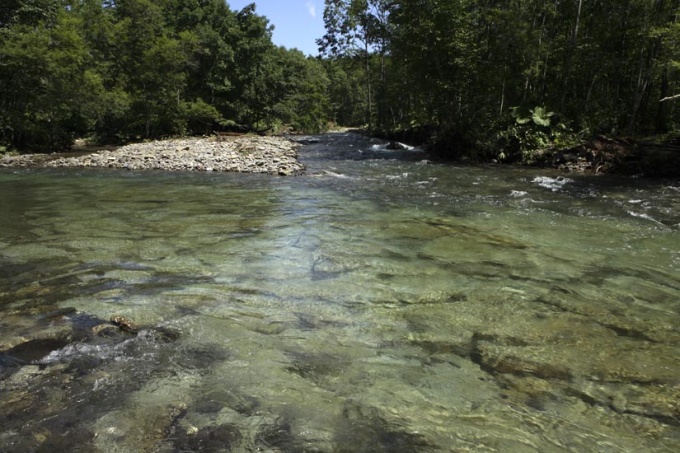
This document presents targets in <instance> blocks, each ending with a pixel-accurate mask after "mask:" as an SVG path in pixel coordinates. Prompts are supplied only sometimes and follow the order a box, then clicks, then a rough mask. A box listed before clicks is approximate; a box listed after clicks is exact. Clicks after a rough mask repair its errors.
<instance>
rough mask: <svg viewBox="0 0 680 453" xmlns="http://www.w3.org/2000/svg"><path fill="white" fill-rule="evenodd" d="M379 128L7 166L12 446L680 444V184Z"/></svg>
mask: <svg viewBox="0 0 680 453" xmlns="http://www.w3.org/2000/svg"><path fill="white" fill-rule="evenodd" d="M374 145H375V144H374V143H371V142H369V141H368V140H365V139H362V138H359V137H357V136H353V135H346V134H334V135H329V136H324V137H321V138H320V141H319V143H316V144H313V145H310V146H308V147H306V148H303V149H302V155H303V159H305V163H306V164H307V165H308V167H309V173H308V174H307V175H306V176H303V177H298V178H271V177H264V176H257V175H234V174H225V175H221V174H220V175H214V174H210V175H207V174H206V175H196V174H191V175H184V174H160V173H132V172H131V173H120V172H92V171H78V170H69V171H19V172H8V171H4V172H2V173H0V208H1V209H2V213H3V214H2V216H0V262H1V263H2V267H0V313H1V314H2V317H1V318H0V328H1V330H0V351H2V352H0V390H1V391H0V404H1V405H2V408H3V411H2V413H0V427H1V428H0V450H1V451H17V452H19V451H43V450H44V451H102V452H115V451H121V452H128V451H149V452H156V451H161V452H172V451H200V450H203V451H290V452H297V451H310V452H311V451H314V452H336V451H338V452H376V451H378V452H379V451H384V452H436V451H602V452H609V451H677V450H678V449H679V448H680V378H678V376H680V362H679V360H680V359H679V357H680V354H679V352H680V351H679V348H678V345H679V340H680V333H679V332H678V325H680V322H679V321H680V305H679V304H678V301H679V300H680V298H679V297H678V296H680V277H679V275H680V272H679V271H680V250H679V247H678V244H679V243H680V241H679V236H680V234H679V230H680V201H679V200H680V185H679V184H678V183H677V182H675V183H673V182H659V181H656V182H648V181H638V180H620V179H612V178H604V177H602V178H599V177H598V178H593V177H577V176H570V177H569V178H568V179H563V178H559V177H558V175H556V174H552V173H550V172H548V171H536V170H521V169H508V168H493V167H489V168H481V167H460V166H445V165H437V164H433V163H431V162H426V161H424V156H423V155H421V154H420V153H419V152H418V150H405V151H389V150H386V149H385V147H383V146H374ZM112 316H113V317H116V318H113V321H115V322H113V321H112Z"/></svg>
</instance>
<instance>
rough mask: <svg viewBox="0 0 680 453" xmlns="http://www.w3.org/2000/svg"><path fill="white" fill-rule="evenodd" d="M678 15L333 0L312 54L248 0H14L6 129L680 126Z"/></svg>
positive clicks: (491, 136)
mask: <svg viewBox="0 0 680 453" xmlns="http://www.w3.org/2000/svg"><path fill="white" fill-rule="evenodd" d="M679 19H680V0H400V1H389V0H326V2H325V9H324V21H325V28H326V34H325V35H324V36H321V37H319V40H318V44H319V55H318V56H317V57H309V56H305V55H304V54H303V53H302V52H300V51H298V50H295V49H286V48H282V47H277V46H275V45H274V44H273V43H272V40H271V36H272V26H271V25H270V23H269V21H268V20H267V18H266V17H263V16H260V15H258V14H257V9H256V6H255V4H252V5H250V6H248V7H246V8H244V9H243V10H241V11H234V10H232V9H231V8H230V7H229V5H228V3H227V2H224V0H155V1H151V0H5V1H3V2H2V6H0V146H2V149H7V150H11V149H16V150H22V151H27V150H30V151H39V150H53V149H59V148H64V147H67V146H68V145H69V144H70V143H72V142H73V140H74V139H75V138H81V137H88V138H90V139H93V140H97V141H101V142H127V141H134V140H144V139H150V138H158V137H167V136H177V135H200V134H209V133H212V132H213V131H215V130H225V131H229V130H233V131H242V132H260V133H280V132H302V133H314V132H321V131H323V130H325V129H327V128H328V127H329V126H331V125H340V126H355V127H364V128H367V129H368V130H369V131H370V132H371V133H374V134H377V135H383V136H392V137H402V138H404V139H411V140H412V141H419V142H423V143H428V144H429V145H431V147H432V149H434V150H436V151H438V152H439V153H440V154H441V155H443V156H446V157H460V156H461V155H467V156H472V157H474V158H477V159H480V160H483V159H491V158H494V159H499V160H508V161H512V160H517V159H522V160H527V161H528V160H531V155H532V153H533V152H535V150H538V149H543V148H546V147H559V146H570V145H571V144H574V143H577V142H578V141H579V140H584V139H586V138H588V137H589V136H592V135H594V134H605V135H609V136H616V137H638V138H639V137H650V136H654V137H666V138H668V137H671V138H672V137H673V136H674V134H675V132H676V131H677V129H678V124H679V123H680V77H679V75H680V22H679Z"/></svg>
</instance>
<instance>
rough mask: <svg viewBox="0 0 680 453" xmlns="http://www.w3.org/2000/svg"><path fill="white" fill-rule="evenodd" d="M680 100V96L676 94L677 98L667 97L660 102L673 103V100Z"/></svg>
mask: <svg viewBox="0 0 680 453" xmlns="http://www.w3.org/2000/svg"><path fill="white" fill-rule="evenodd" d="M679 98H680V94H676V95H675V96H668V97H665V98H663V99H661V100H660V101H659V102H666V101H673V100H675V99H679Z"/></svg>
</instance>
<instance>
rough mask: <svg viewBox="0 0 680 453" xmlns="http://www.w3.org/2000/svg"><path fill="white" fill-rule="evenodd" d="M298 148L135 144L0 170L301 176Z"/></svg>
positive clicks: (12, 160)
mask: <svg viewBox="0 0 680 453" xmlns="http://www.w3.org/2000/svg"><path fill="white" fill-rule="evenodd" d="M299 146H300V145H299V144H298V143H295V142H293V141H291V140H287V139H285V138H282V137H259V136H238V137H220V138H217V137H210V138H184V139H176V140H162V141H154V142H146V143H134V144H130V145H126V146H122V147H120V148H118V149H108V150H99V151H95V152H76V153H61V154H26V155H21V156H8V157H5V158H3V159H0V168H1V167H23V168H26V167H100V168H121V169H128V170H165V171H208V172H212V171H215V172H220V171H222V172H224V171H231V172H242V173H268V174H272V175H281V176H289V175H297V174H300V173H302V172H304V170H305V167H304V165H303V164H301V163H300V162H299V161H298V159H297V158H298V152H297V149H298V148H299Z"/></svg>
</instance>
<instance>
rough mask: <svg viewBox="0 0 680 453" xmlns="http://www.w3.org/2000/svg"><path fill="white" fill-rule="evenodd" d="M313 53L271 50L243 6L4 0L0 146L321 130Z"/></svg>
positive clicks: (213, 0) (321, 93)
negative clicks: (80, 139) (87, 139)
mask: <svg viewBox="0 0 680 453" xmlns="http://www.w3.org/2000/svg"><path fill="white" fill-rule="evenodd" d="M328 83H329V80H328V76H327V75H326V70H325V69H324V65H323V64H322V62H321V61H319V60H317V59H313V58H307V57H305V56H304V55H303V54H302V53H301V52H299V51H296V50H287V49H283V48H277V47H276V46H274V45H273V44H272V41H271V27H270V25H269V23H268V21H267V19H266V18H264V17H262V16H259V15H257V14H256V11H255V7H254V5H250V6H248V7H246V8H244V9H243V10H241V11H232V10H231V9H230V8H229V6H228V4H227V3H226V2H225V1H224V0H4V1H3V2H2V6H0V146H3V145H4V146H6V147H7V146H9V147H12V148H16V149H20V150H33V151H36V150H44V149H50V150H53V149H59V148H63V147H65V146H67V145H68V144H70V143H71V142H72V141H73V139H74V138H76V137H86V136H94V137H97V138H99V139H100V140H106V141H127V140H134V139H143V138H155V137H162V136H169V135H181V134H205V133H210V132H211V131H213V130H229V129H232V130H241V131H246V130H253V131H265V130H272V129H274V128H277V127H279V128H280V127H283V126H285V127H289V128H293V129H295V130H300V131H309V132H316V131H320V130H322V129H324V128H325V127H326V117H327V108H328V96H327V90H328Z"/></svg>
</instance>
